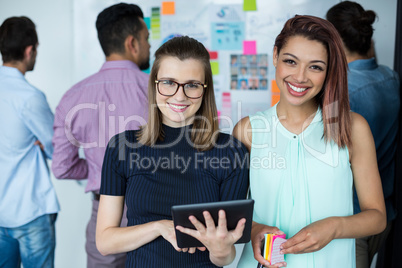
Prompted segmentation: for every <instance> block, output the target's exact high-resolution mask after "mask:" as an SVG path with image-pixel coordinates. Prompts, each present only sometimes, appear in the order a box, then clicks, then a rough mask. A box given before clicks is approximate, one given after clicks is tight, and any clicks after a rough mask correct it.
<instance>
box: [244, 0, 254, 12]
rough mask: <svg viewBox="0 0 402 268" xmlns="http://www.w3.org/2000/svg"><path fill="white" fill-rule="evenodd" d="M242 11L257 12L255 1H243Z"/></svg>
mask: <svg viewBox="0 0 402 268" xmlns="http://www.w3.org/2000/svg"><path fill="white" fill-rule="evenodd" d="M243 10H244V11H257V0H243Z"/></svg>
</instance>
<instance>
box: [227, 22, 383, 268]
mask: <svg viewBox="0 0 402 268" xmlns="http://www.w3.org/2000/svg"><path fill="white" fill-rule="evenodd" d="M273 64H274V66H275V68H276V77H275V78H276V82H277V84H278V87H279V89H280V101H279V103H278V104H277V105H275V106H274V107H272V108H270V109H268V110H267V111H265V112H260V113H257V114H255V115H253V116H250V117H246V118H243V119H242V120H241V121H240V122H239V123H238V124H237V125H236V127H235V129H234V135H235V136H236V137H238V138H239V139H240V140H241V141H242V142H243V143H244V144H246V146H247V147H248V149H249V151H250V159H251V166H250V194H251V197H252V198H253V199H254V200H255V210H254V218H253V220H254V222H253V229H252V241H251V243H249V244H247V245H246V246H245V249H244V252H243V255H242V258H241V260H240V263H239V266H238V267H256V265H257V261H258V262H260V263H261V264H263V265H264V266H265V267H282V266H285V265H287V267H297V268H301V267H302V268H304V267H305V268H312V267H316V268H322V267H326V268H328V267H334V268H335V267H355V246H354V245H355V244H354V239H353V238H356V237H362V236H367V235H370V234H375V233H379V232H381V231H382V230H383V229H384V227H385V223H386V220H385V214H386V213H385V207H384V199H383V196H382V190H381V182H380V176H379V172H378V168H377V162H376V153H375V146H374V142H373V137H372V134H371V132H370V128H369V126H368V124H367V122H366V121H365V120H364V118H363V117H362V116H360V115H358V114H356V113H353V112H350V107H349V100H348V90H347V62H346V58H345V53H344V51H343V49H342V41H341V39H340V37H339V35H338V34H337V31H336V29H335V28H334V27H333V26H332V24H331V23H329V22H327V21H325V20H323V19H320V18H317V17H312V16H295V17H294V18H291V19H290V20H288V21H287V22H286V24H285V26H284V28H283V29H282V31H281V33H280V34H279V35H278V37H277V38H276V40H275V46H274V53H273ZM353 184H354V185H355V187H356V190H357V194H358V196H359V200H360V207H361V208H362V212H361V213H358V214H356V215H353V195H352V193H353V192H352V187H353ZM282 232H283V233H285V234H286V235H287V238H289V240H288V241H287V242H285V243H283V244H282V245H281V249H282V250H281V253H282V254H286V255H285V262H284V263H277V264H275V265H272V266H269V263H268V262H267V261H266V260H264V258H263V257H262V255H261V242H262V240H263V238H264V234H265V233H277V234H278V233H282ZM339 238H345V239H339Z"/></svg>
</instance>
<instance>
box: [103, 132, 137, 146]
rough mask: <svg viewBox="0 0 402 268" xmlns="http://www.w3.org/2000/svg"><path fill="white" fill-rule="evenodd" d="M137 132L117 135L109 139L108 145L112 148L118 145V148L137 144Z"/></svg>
mask: <svg viewBox="0 0 402 268" xmlns="http://www.w3.org/2000/svg"><path fill="white" fill-rule="evenodd" d="M138 132H139V130H126V131H123V132H121V133H118V134H116V135H114V136H113V137H112V138H111V139H110V141H109V145H113V146H115V145H119V147H121V146H127V145H130V144H137V142H138V141H137V135H138Z"/></svg>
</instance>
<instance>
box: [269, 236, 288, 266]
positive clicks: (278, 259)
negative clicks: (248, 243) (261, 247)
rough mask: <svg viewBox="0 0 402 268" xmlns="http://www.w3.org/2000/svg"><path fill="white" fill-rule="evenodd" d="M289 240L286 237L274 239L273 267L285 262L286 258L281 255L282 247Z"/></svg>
mask: <svg viewBox="0 0 402 268" xmlns="http://www.w3.org/2000/svg"><path fill="white" fill-rule="evenodd" d="M286 241H287V240H286V239H285V238H284V237H279V236H276V237H274V238H273V239H272V253H271V265H274V264H275V263H278V262H284V261H285V258H284V256H285V255H283V254H281V253H280V251H281V245H282V244H283V243H285V242H286Z"/></svg>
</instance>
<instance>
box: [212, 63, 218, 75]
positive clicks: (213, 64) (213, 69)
mask: <svg viewBox="0 0 402 268" xmlns="http://www.w3.org/2000/svg"><path fill="white" fill-rule="evenodd" d="M211 69H212V74H213V75H217V74H219V62H218V61H211Z"/></svg>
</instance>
